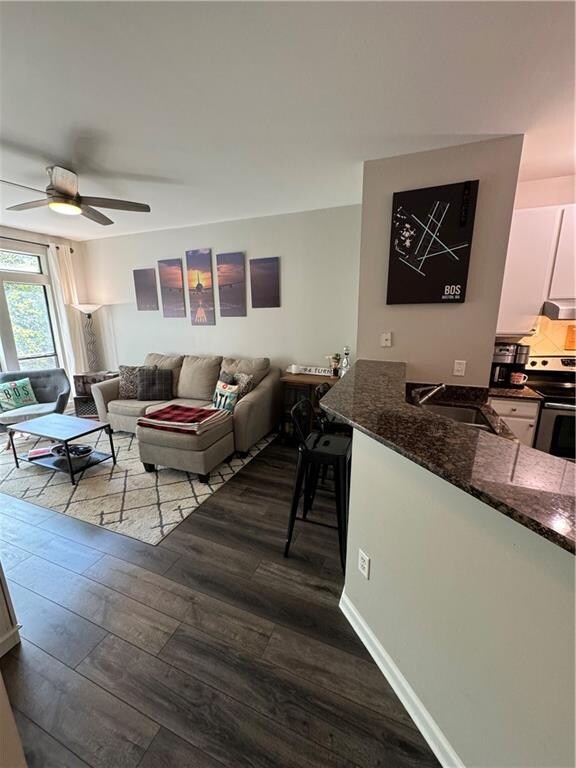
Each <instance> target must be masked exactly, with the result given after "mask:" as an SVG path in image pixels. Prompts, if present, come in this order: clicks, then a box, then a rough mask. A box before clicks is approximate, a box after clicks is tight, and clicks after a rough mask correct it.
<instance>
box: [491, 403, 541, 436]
mask: <svg viewBox="0 0 576 768" xmlns="http://www.w3.org/2000/svg"><path fill="white" fill-rule="evenodd" d="M489 402H490V405H491V406H492V408H494V410H495V411H496V413H497V414H498V415H499V416H500V417H501V419H502V421H504V423H505V424H506V426H507V427H508V428H509V429H510V430H511V431H512V432H513V433H514V435H515V436H516V437H517V438H518V440H520V442H521V443H523V444H524V445H528V446H529V447H530V448H531V447H532V446H533V444H534V436H535V434H536V423H537V421H538V411H539V409H540V403H539V402H537V401H535V400H514V398H505V397H491V398H490V401H489Z"/></svg>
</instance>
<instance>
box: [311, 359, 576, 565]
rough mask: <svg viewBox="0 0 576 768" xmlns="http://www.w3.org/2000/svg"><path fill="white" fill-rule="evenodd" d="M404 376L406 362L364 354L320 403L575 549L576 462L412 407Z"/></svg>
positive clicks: (409, 456) (396, 448)
mask: <svg viewBox="0 0 576 768" xmlns="http://www.w3.org/2000/svg"><path fill="white" fill-rule="evenodd" d="M405 374H406V366H405V364H404V363H388V362H380V361H376V360H359V361H358V362H357V363H356V364H355V365H353V366H352V368H351V369H350V371H349V373H347V374H346V376H344V378H342V379H341V380H340V381H339V382H338V383H337V384H336V385H335V386H333V387H332V389H331V390H330V392H328V394H326V395H325V396H324V397H323V398H322V400H321V402H320V405H321V407H322V408H323V409H324V410H325V411H326V412H327V413H330V414H333V415H334V416H337V417H339V418H341V419H342V420H343V421H345V422H347V423H348V424H350V425H351V426H353V427H355V428H356V429H359V430H360V431H362V432H364V433H365V434H367V435H369V436H370V437H372V438H374V440H377V441H378V442H380V443H382V444H383V445H385V446H387V447H388V448H391V449H392V450H394V451H396V452H397V453H400V454H402V455H403V456H406V458H408V459H410V460H411V461H414V462H415V463H416V464H419V465H420V466H422V467H425V468H426V469H428V470H429V471H430V472H433V473H434V474H435V475H438V476H439V477H442V478H443V479H444V480H446V481H448V482H449V483H452V484H453V485H455V486H457V487H458V488H461V489H462V490H463V491H466V493H469V494H471V495H472V496H475V497H476V498H478V499H480V500H481V501H483V502H485V503H486V504H489V505H490V506H491V507H494V508H495V509H497V510H498V511H499V512H501V513H502V514H504V515H507V516H508V517H510V518H512V519H513V520H515V521H516V522H518V523H519V524H520V525H523V526H525V527H526V528H530V529H531V530H532V531H534V532H535V533H538V534H539V535H541V536H543V537H545V538H547V539H548V540H549V541H551V542H553V543H554V544H556V545H558V546H560V547H562V548H563V549H565V550H567V551H568V552H572V553H574V552H575V551H576V529H575V525H574V509H575V507H574V479H575V464H574V463H573V462H570V461H566V460H564V459H559V458H557V457H556V456H551V455H549V454H547V453H543V452H542V451H537V450H535V449H534V448H528V447H527V446H525V445H522V444H521V443H520V442H518V441H517V440H513V439H510V435H509V433H508V431H507V430H504V431H501V432H500V434H498V435H495V434H492V433H490V432H485V431H481V430H476V429H474V428H472V427H469V426H466V425H465V424H459V423H458V422H455V421H452V420H451V419H447V418H445V417H444V416H438V415H436V414H434V413H431V412H430V411H427V410H424V409H421V408H418V407H417V406H414V405H410V404H409V403H407V402H406V381H405ZM484 392H485V393H486V390H484ZM437 402H438V401H437ZM442 402H443V403H446V400H445V399H442ZM460 404H462V401H460ZM476 404H478V403H476ZM487 408H488V406H483V407H482V409H483V411H484V409H487ZM489 410H491V409H489ZM486 413H488V411H486ZM492 413H494V412H493V411H492ZM496 423H500V422H499V421H498V422H496ZM501 426H503V425H501Z"/></svg>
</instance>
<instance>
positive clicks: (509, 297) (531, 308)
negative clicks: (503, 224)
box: [496, 206, 563, 336]
mask: <svg viewBox="0 0 576 768" xmlns="http://www.w3.org/2000/svg"><path fill="white" fill-rule="evenodd" d="M562 212H563V208H562V207H559V206H558V207H557V206H553V207H549V208H526V209H521V210H516V211H514V214H513V216H512V225H511V228H510V240H509V242H508V254H507V256H506V266H505V270H504V281H503V283H502V295H501V297H500V311H499V313H498V324H497V327H496V333H497V334H498V335H499V336H526V335H529V334H531V333H533V332H534V330H535V323H536V318H537V316H538V315H539V314H540V312H541V310H542V304H543V303H544V301H545V300H546V299H547V298H548V288H549V286H550V280H551V277H552V269H553V266H554V256H555V253H556V246H557V243H558V235H559V230H560V222H561V220H562ZM557 298H559V297H557Z"/></svg>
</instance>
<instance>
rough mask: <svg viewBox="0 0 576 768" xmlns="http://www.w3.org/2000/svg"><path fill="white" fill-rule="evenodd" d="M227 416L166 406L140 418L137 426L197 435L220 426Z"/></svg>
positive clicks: (211, 410)
mask: <svg viewBox="0 0 576 768" xmlns="http://www.w3.org/2000/svg"><path fill="white" fill-rule="evenodd" d="M227 416H229V414H228V413H227V412H226V411H221V410H217V409H216V408H192V407H190V406H187V405H167V406H165V407H164V408H159V409H158V410H157V411H153V412H152V413H149V414H147V415H146V416H141V417H140V418H139V419H138V422H137V423H138V426H140V427H146V428H147V429H160V430H163V431H165V432H179V433H182V434H187V435H191V434H192V435H194V434H199V433H200V432H204V431H206V430H207V429H210V428H211V427H213V426H216V425H217V424H220V423H221V422H222V421H223V420H224V419H225V418H227Z"/></svg>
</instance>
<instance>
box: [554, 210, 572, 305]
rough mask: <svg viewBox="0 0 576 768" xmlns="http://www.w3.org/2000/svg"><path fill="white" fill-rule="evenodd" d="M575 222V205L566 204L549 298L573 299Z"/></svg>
mask: <svg viewBox="0 0 576 768" xmlns="http://www.w3.org/2000/svg"><path fill="white" fill-rule="evenodd" d="M575 223H576V205H567V206H566V208H564V211H563V215H562V224H561V226H560V237H559V238H558V249H557V250H556V259H555V261H554V269H553V272H552V282H551V284H550V294H549V298H551V299H573V298H574V286H575V285H576V275H575V267H574V262H575V261H576V259H575V258H574V231H575V228H574V224H575Z"/></svg>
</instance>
